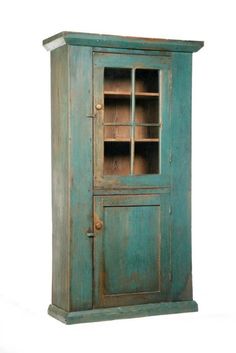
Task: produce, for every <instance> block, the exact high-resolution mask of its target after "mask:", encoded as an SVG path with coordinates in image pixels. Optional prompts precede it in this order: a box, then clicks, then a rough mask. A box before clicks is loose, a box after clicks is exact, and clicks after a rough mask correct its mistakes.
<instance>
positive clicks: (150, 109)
mask: <svg viewBox="0 0 236 353" xmlns="http://www.w3.org/2000/svg"><path fill="white" fill-rule="evenodd" d="M135 103H136V105H135V122H136V123H159V98H158V97H157V98H156V97H154V98H153V97H151V98H150V97H145V98H141V97H138V98H137V97H136V102H135Z"/></svg>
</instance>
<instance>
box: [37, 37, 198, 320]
mask: <svg viewBox="0 0 236 353" xmlns="http://www.w3.org/2000/svg"><path fill="white" fill-rule="evenodd" d="M43 44H44V46H45V47H46V48H47V49H48V50H50V51H51V98H52V101H51V107H52V221H53V264H52V267H53V271H52V277H53V278H52V304H51V305H50V306H49V310H48V312H49V314H50V315H51V316H53V317H55V318H57V319H59V320H61V321H62V322H64V323H67V324H71V323H79V322H88V321H99V320H111V319H116V318H129V317H139V316H146V315H158V314H168V313H178V312H188V311H197V303H196V302H195V301H194V300H193V297H192V277H191V169H190V168H191V76H192V66H191V65H192V53H193V52H195V51H197V50H199V49H200V48H201V47H202V46H203V42H196V41H178V40H162V39H147V38H132V37H119V36H110V35H95V34H85V33H73V32H62V33H59V34H57V35H55V36H53V37H51V38H48V39H46V40H45V41H44V42H43Z"/></svg>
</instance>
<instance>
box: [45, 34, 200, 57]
mask: <svg viewBox="0 0 236 353" xmlns="http://www.w3.org/2000/svg"><path fill="white" fill-rule="evenodd" d="M65 44H68V45H81V46H89V47H104V48H121V49H141V50H161V51H173V52H186V53H193V52H196V51H198V50H199V49H201V48H202V47H203V45H204V42H202V41H190V40H175V39H174V40H173V39H160V38H142V37H139V38H138V37H124V36H116V35H107V34H93V33H79V32H60V33H58V34H56V35H54V36H52V37H49V38H47V39H45V40H44V41H43V46H44V47H45V48H46V49H47V50H54V49H56V48H58V47H61V46H63V45H65Z"/></svg>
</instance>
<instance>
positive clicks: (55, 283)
mask: <svg viewBox="0 0 236 353" xmlns="http://www.w3.org/2000/svg"><path fill="white" fill-rule="evenodd" d="M68 89H69V88H68V47H66V46H64V47H61V48H58V49H56V50H54V51H53V52H52V53H51V92H52V94H51V114H52V241H53V244H52V249H53V256H52V303H53V304H54V305H56V306H58V307H60V308H62V309H64V310H66V311H69V309H70V293H69V288H70V284H69V272H70V234H69V231H70V230H69V213H68V212H69V204H68V203H69V183H68V175H69V150H68V146H69V129H68V104H69V102H68Z"/></svg>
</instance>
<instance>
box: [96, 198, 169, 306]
mask: <svg viewBox="0 0 236 353" xmlns="http://www.w3.org/2000/svg"><path fill="white" fill-rule="evenodd" d="M168 205H169V195H168V194H163V195H135V196H131V195H123V196H118V195H116V196H97V197H95V213H96V217H97V220H100V221H102V224H103V227H102V229H99V230H95V235H96V237H95V248H94V253H95V256H94V264H95V267H94V268H95V296H94V304H95V306H96V307H109V306H120V305H130V304H141V303H148V302H160V301H163V300H165V298H166V294H167V290H168V287H169V276H168V274H169V270H170V268H169V256H170V254H169V221H168V218H169V212H168Z"/></svg>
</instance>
